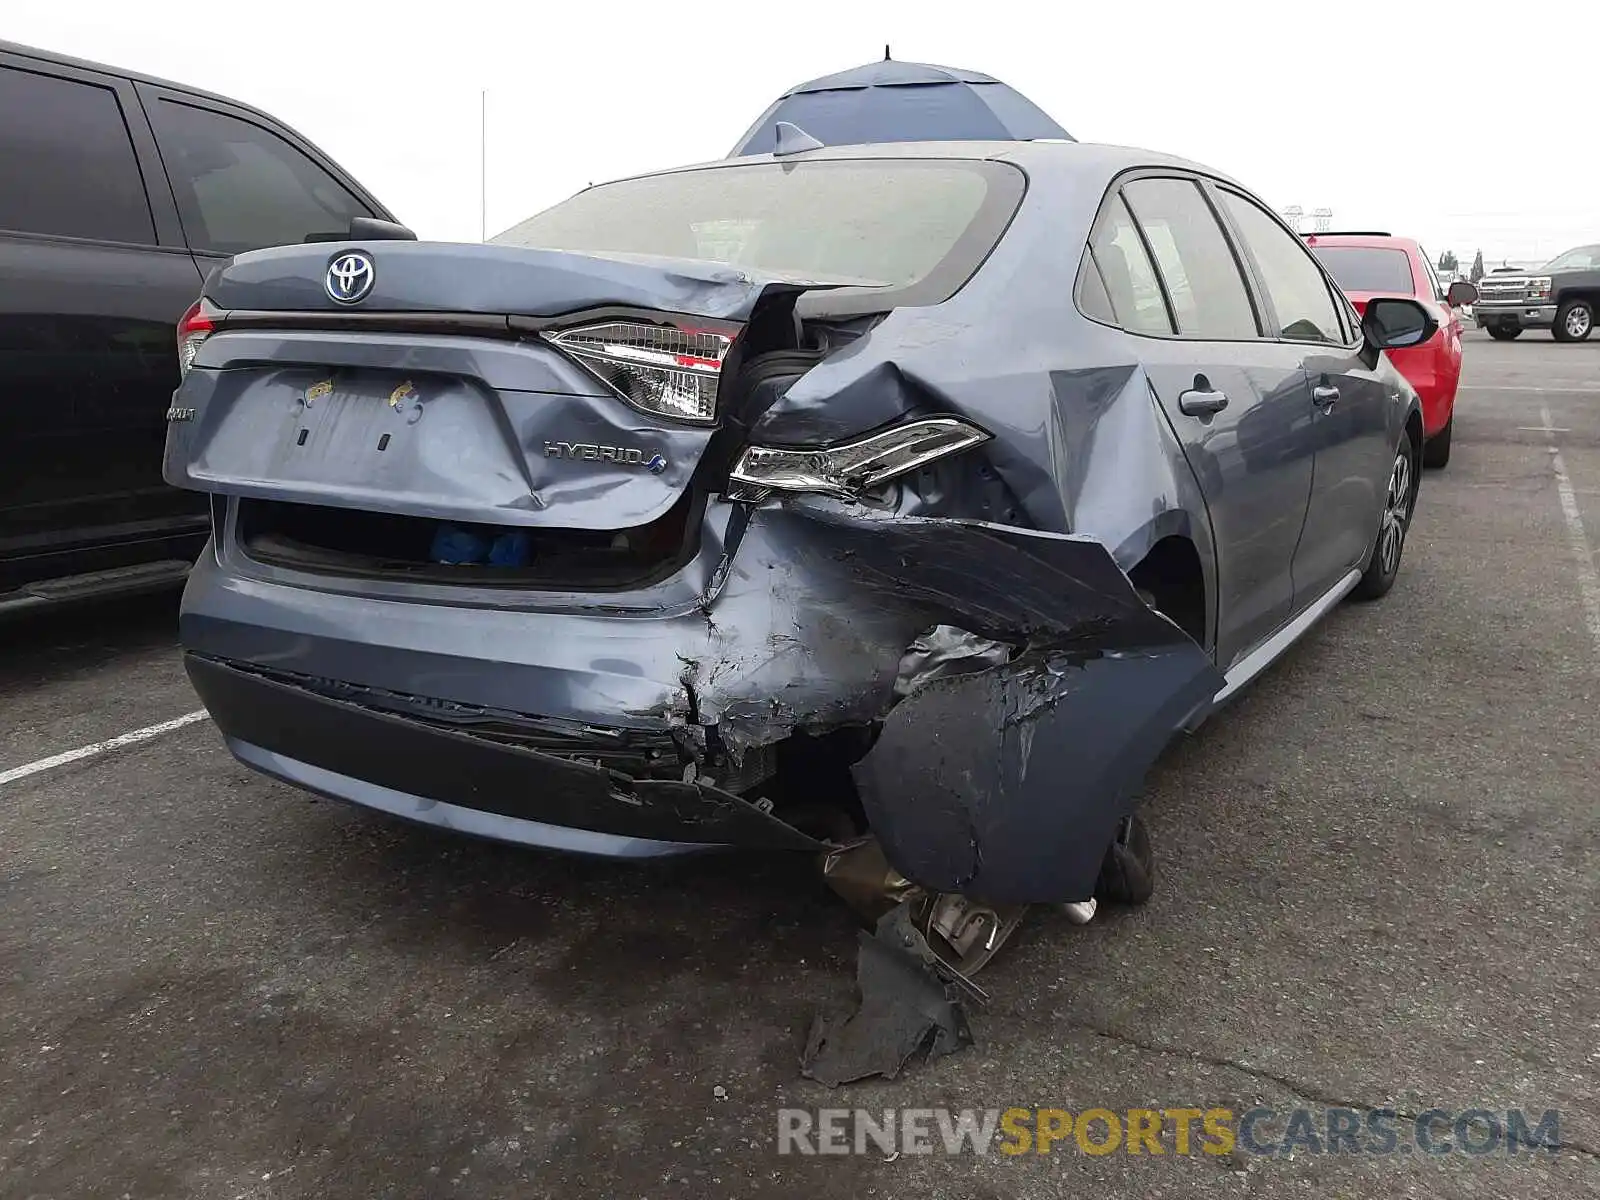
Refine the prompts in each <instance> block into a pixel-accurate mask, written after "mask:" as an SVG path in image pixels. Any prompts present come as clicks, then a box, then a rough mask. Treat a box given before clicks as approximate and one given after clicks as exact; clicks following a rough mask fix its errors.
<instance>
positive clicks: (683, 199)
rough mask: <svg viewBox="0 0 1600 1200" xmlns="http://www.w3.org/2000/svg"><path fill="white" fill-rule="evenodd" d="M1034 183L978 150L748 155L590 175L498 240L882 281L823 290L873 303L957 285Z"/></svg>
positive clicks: (913, 298)
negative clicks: (697, 165) (624, 175)
mask: <svg viewBox="0 0 1600 1200" xmlns="http://www.w3.org/2000/svg"><path fill="white" fill-rule="evenodd" d="M1023 187H1024V181H1023V176H1022V173H1021V172H1020V171H1018V170H1017V169H1016V168H1014V167H1010V166H1007V165H1006V164H1004V163H998V162H986V161H977V160H964V159H963V160H950V159H938V160H930V159H833V160H821V161H811V162H761V163H743V164H737V165H729V166H717V167H708V168H702V169H697V170H691V171H678V172H673V173H671V174H666V175H651V176H646V177H644V178H639V179H625V180H622V181H620V182H618V183H607V184H602V185H600V186H598V187H593V188H589V189H588V190H586V191H583V192H580V193H578V195H576V196H573V197H572V198H571V199H569V200H566V201H564V202H562V203H561V204H558V205H556V206H555V207H554V208H551V209H547V210H546V211H544V212H542V213H540V214H539V215H537V216H534V217H530V218H528V219H527V220H526V221H523V222H522V223H521V224H520V225H514V226H513V227H512V228H510V229H508V230H506V231H505V232H504V233H502V234H500V235H498V236H497V237H493V238H491V239H490V241H491V242H493V243H496V244H498V245H503V246H525V247H532V248H538V249H545V250H567V251H572V252H575V253H580V254H604V255H612V256H628V257H635V256H640V257H648V258H653V257H666V258H689V259H700V260H703V261H706V262H714V263H722V264H726V265H728V266H733V267H739V268H743V269H745V270H747V271H750V272H752V273H756V274H767V275H779V276H784V277H786V278H791V279H798V280H803V281H807V282H816V283H834V284H843V285H845V286H846V288H865V289H872V291H871V292H870V293H869V292H854V293H853V295H854V297H855V303H854V304H850V303H848V302H845V301H847V297H846V294H845V293H843V292H836V293H834V294H833V297H832V298H831V299H828V298H825V297H818V298H819V299H822V300H823V301H824V302H825V303H826V305H827V307H828V308H829V309H830V310H838V309H840V308H841V307H845V308H849V307H854V308H856V309H858V310H860V311H866V310H868V309H871V308H883V307H892V306H895V305H899V304H935V303H938V302H939V301H941V300H944V299H946V298H948V297H949V296H950V295H951V294H953V293H954V292H955V291H956V290H957V289H959V288H960V287H961V285H962V284H964V283H965V282H966V281H967V279H968V278H970V277H971V275H972V274H973V272H974V271H976V270H977V268H978V265H979V264H980V263H982V261H983V259H984V257H985V256H986V255H987V254H988V253H989V251H990V250H992V249H993V248H994V245H995V243H996V242H997V241H998V240H999V238H1000V236H1001V234H1002V233H1004V231H1005V227H1006V225H1007V223H1008V222H1009V221H1010V220H1011V217H1012V215H1013V214H1014V213H1015V211H1016V207H1017V204H1018V202H1019V201H1020V200H1021V197H1022V192H1023ZM841 302H845V303H841Z"/></svg>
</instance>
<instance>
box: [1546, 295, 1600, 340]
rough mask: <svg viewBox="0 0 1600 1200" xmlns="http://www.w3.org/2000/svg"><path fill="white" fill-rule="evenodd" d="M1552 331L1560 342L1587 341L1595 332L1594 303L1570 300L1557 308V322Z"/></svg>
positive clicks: (1551, 328)
mask: <svg viewBox="0 0 1600 1200" xmlns="http://www.w3.org/2000/svg"><path fill="white" fill-rule="evenodd" d="M1550 332H1551V333H1552V334H1553V335H1554V336H1555V339H1556V341H1558V342H1586V341H1588V340H1589V335H1590V334H1591V333H1593V332H1594V305H1593V304H1591V303H1590V302H1589V301H1587V300H1568V301H1567V302H1566V303H1565V304H1563V305H1562V306H1561V307H1560V308H1558V309H1556V323H1555V324H1554V325H1552V326H1551V327H1550Z"/></svg>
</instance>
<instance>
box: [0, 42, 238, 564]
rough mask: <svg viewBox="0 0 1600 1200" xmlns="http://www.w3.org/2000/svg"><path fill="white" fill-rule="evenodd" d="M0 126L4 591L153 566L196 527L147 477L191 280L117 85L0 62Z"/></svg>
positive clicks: (126, 96)
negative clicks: (168, 542) (173, 540)
mask: <svg viewBox="0 0 1600 1200" xmlns="http://www.w3.org/2000/svg"><path fill="white" fill-rule="evenodd" d="M0 113H5V114H7V117H6V118H5V119H3V120H0V181H3V182H0V591H4V590H6V589H7V588H8V587H16V586H19V585H21V584H24V583H28V582H32V581H34V580H37V579H43V578H49V577H52V576H58V575H63V574H72V573H78V572H81V571H88V570H97V569H101V568H108V567H115V566H122V565H126V564H130V563H132V562H137V561H141V560H142V557H164V556H166V555H167V553H168V552H169V551H168V549H165V548H163V547H162V546H160V545H158V543H159V542H160V540H161V539H163V538H167V537H171V536H172V535H174V534H179V535H181V534H185V533H198V532H199V531H203V530H204V528H205V524H206V521H205V517H204V513H205V505H204V502H203V500H201V499H200V498H198V497H195V496H192V495H186V494H185V493H183V492H180V491H177V490H175V489H173V488H169V487H168V486H167V485H166V484H165V483H163V482H162V479H161V447H162V441H163V438H164V436H165V432H166V421H165V413H166V410H167V407H168V405H169V404H170V402H171V395H172V391H173V389H174V388H175V387H177V384H178V369H177V354H176V347H175V344H174V341H173V335H174V327H175V325H176V324H177V321H178V319H179V318H180V317H181V316H182V315H183V312H184V309H185V308H187V307H188V305H189V304H190V303H191V302H192V301H193V300H194V298H195V297H196V296H197V295H198V294H199V291H200V282H201V281H200V275H199V272H198V271H197V270H196V268H195V264H194V262H193V260H192V259H191V258H190V256H189V254H188V252H187V250H186V249H185V248H184V246H183V243H182V238H181V237H180V236H179V234H178V231H177V223H176V219H175V216H174V214H173V211H172V203H171V197H170V196H169V195H165V188H166V184H165V182H164V181H163V180H161V178H160V175H159V170H160V166H159V162H158V161H157V159H156V156H155V150H154V146H153V144H151V141H150V134H149V130H148V128H147V127H146V126H145V124H144V121H143V116H142V114H141V112H140V110H139V105H138V101H137V99H136V97H135V95H134V91H133V88H132V85H131V84H129V83H128V82H127V81H126V80H123V79H120V78H118V77H116V76H113V75H107V74H102V73H100V72H96V71H91V70H84V69H79V68H75V67H68V66H60V65H57V64H54V63H48V62H45V61H44V60H40V59H35V58H31V57H27V56H23V55H16V54H6V53H0ZM150 181H153V182H154V184H155V187H154V189H153V199H154V203H153V204H152V194H151V193H147V190H146V184H147V182H150ZM141 547H144V549H141ZM171 549H172V550H176V549H177V547H176V546H174V547H172V548H171Z"/></svg>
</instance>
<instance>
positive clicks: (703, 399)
mask: <svg viewBox="0 0 1600 1200" xmlns="http://www.w3.org/2000/svg"><path fill="white" fill-rule="evenodd" d="M549 337H550V341H551V342H553V343H554V344H555V345H557V346H559V347H561V349H563V350H565V351H566V352H567V353H568V354H570V355H572V356H573V357H574V358H576V359H577V360H578V361H579V362H581V363H583V364H584V365H585V366H586V367H588V368H589V369H590V370H591V371H593V372H594V373H595V374H596V375H598V376H599V377H600V378H601V379H603V380H604V381H605V382H606V383H607V384H609V385H610V386H611V387H612V388H614V389H615V390H616V391H617V392H618V393H620V394H621V395H622V396H623V398H624V399H626V400H627V401H628V402H629V403H630V404H632V405H633V406H634V407H635V408H640V409H643V410H644V411H645V412H650V413H659V414H660V415H662V416H667V417H676V418H678V419H679V420H681V421H694V422H696V423H699V424H707V425H709V424H711V423H712V422H714V421H715V420H716V419H717V385H718V383H719V381H720V379H721V375H722V364H723V362H724V361H725V360H726V359H727V357H728V351H729V350H730V349H731V348H732V346H733V335H732V334H731V333H723V332H720V331H718V330H714V329H696V328H690V327H688V326H679V325H647V324H645V323H644V322H642V321H606V322H602V323H601V324H598V325H583V326H580V327H578V328H576V329H567V330H563V331H562V332H560V333H555V334H551V335H549Z"/></svg>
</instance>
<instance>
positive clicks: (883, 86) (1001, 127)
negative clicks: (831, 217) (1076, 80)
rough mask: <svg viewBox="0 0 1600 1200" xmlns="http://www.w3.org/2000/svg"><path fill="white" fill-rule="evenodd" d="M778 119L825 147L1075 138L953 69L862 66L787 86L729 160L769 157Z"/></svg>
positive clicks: (1011, 95) (991, 85) (990, 82)
mask: <svg viewBox="0 0 1600 1200" xmlns="http://www.w3.org/2000/svg"><path fill="white" fill-rule="evenodd" d="M779 121H785V122H788V123H789V124H791V125H795V126H798V127H799V128H800V129H803V130H804V131H805V132H806V133H808V134H810V135H811V136H812V137H813V138H815V139H816V140H817V141H819V142H821V143H822V144H823V145H824V146H851V145H860V144H863V143H869V142H937V141H992V140H999V141H1029V140H1034V139H1040V138H1059V139H1062V140H1065V141H1069V142H1070V141H1075V140H1076V139H1074V138H1073V136H1072V135H1071V134H1069V133H1068V132H1067V131H1066V130H1065V129H1063V128H1061V126H1059V125H1057V124H1056V123H1055V121H1053V120H1051V118H1050V117H1049V116H1048V115H1047V114H1046V113H1045V112H1044V110H1042V109H1041V108H1039V106H1038V105H1036V104H1034V103H1033V101H1031V100H1029V99H1028V98H1027V97H1026V96H1024V95H1022V93H1020V92H1018V91H1015V90H1013V89H1012V88H1009V87H1007V86H1006V85H1005V84H1003V83H1001V82H1000V81H999V80H998V79H995V78H993V77H992V76H989V75H982V74H979V73H978V72H977V71H965V70H961V69H960V68H957V67H936V66H932V65H930V64H928V63H911V62H895V61H894V60H892V59H890V58H889V57H888V54H887V52H886V53H885V55H884V60H883V61H882V62H875V63H868V64H867V65H866V66H864V67H856V68H855V69H854V70H850V71H840V72H839V73H838V74H837V75H825V76H823V77H822V78H821V79H813V80H812V81H811V82H810V83H802V84H800V86H798V87H794V88H790V89H789V90H788V91H787V92H785V93H784V94H783V95H782V96H780V97H778V99H777V101H776V102H775V103H774V104H773V105H772V107H771V108H769V109H767V111H766V112H764V113H762V114H761V119H760V120H759V121H757V122H756V123H755V124H754V125H752V126H751V127H750V129H749V130H748V131H747V132H746V133H745V135H744V137H742V138H740V139H739V144H738V145H736V146H735V147H734V148H733V150H732V152H731V153H730V154H729V155H728V157H729V158H739V157H742V156H744V155H748V154H771V153H772V151H773V150H774V149H775V148H776V146H777V137H778V131H777V126H778V122H779Z"/></svg>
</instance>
